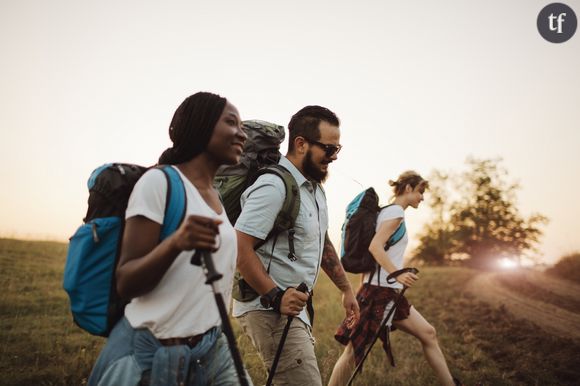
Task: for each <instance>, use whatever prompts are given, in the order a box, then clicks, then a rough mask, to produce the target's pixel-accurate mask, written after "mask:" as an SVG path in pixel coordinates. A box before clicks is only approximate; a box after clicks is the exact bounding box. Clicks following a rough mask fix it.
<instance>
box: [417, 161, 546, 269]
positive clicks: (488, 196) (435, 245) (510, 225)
mask: <svg viewBox="0 0 580 386" xmlns="http://www.w3.org/2000/svg"><path fill="white" fill-rule="evenodd" d="M501 162H502V160H501V159H499V158H497V159H477V158H471V157H470V158H468V159H467V161H466V164H467V170H466V171H465V172H462V173H446V172H443V171H440V170H435V171H433V172H432V173H431V175H430V176H429V185H430V186H429V194H428V195H427V200H426V201H427V203H428V204H429V206H430V207H431V209H432V215H431V218H430V219H429V220H428V221H427V222H426V224H425V226H424V228H423V229H422V231H421V232H420V236H419V241H420V243H419V246H418V247H417V248H416V249H415V250H414V251H413V254H412V261H413V262H414V263H426V264H430V265H447V264H451V263H461V264H466V265H469V266H472V267H476V268H492V267H493V266H494V265H495V264H496V263H497V259H500V258H504V257H508V258H510V259H515V260H521V259H522V258H524V257H526V258H531V259H534V254H535V253H536V252H537V251H538V250H537V247H538V244H539V241H540V238H541V236H542V235H543V230H542V227H543V226H544V225H545V224H547V222H548V219H547V217H546V216H544V215H542V214H540V213H533V214H531V215H529V216H528V217H525V216H524V215H523V214H522V213H521V212H520V210H519V209H518V206H517V197H516V192H517V190H518V189H520V186H519V184H518V183H515V182H512V181H510V179H509V175H508V171H507V170H506V169H505V168H504V167H503V166H502V165H501Z"/></svg>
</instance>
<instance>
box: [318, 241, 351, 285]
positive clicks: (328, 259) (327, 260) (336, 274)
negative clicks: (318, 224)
mask: <svg viewBox="0 0 580 386" xmlns="http://www.w3.org/2000/svg"><path fill="white" fill-rule="evenodd" d="M321 266H322V269H323V270H324V272H326V274H327V275H328V277H329V278H330V280H332V282H333V283H334V285H336V286H337V287H338V288H339V289H340V290H341V291H347V290H349V289H350V288H351V287H350V282H349V281H348V278H347V277H346V273H345V272H344V269H343V268H342V264H340V259H339V258H338V254H337V253H336V249H334V245H332V242H331V241H330V239H329V238H328V235H326V237H325V240H324V250H323V251H322V262H321Z"/></svg>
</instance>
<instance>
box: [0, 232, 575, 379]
mask: <svg viewBox="0 0 580 386" xmlns="http://www.w3.org/2000/svg"><path fill="white" fill-rule="evenodd" d="M65 255H66V245H65V244H61V243H52V242H31V241H18V240H7V239H0V285H1V288H3V291H2V292H1V293H0V358H1V359H0V361H1V362H0V374H2V380H1V381H0V384H2V385H7V386H8V385H82V384H84V383H85V382H86V378H87V376H88V374H89V372H90V369H91V366H92V364H93V362H94V360H95V358H96V356H97V355H98V352H99V349H100V347H101V346H102V344H103V342H104V340H103V339H102V338H96V337H92V336H90V335H89V334H87V333H85V332H83V331H81V330H80V329H79V328H77V327H76V326H75V325H74V324H73V323H72V321H71V317H70V314H69V310H68V300H67V298H66V294H65V293H64V291H63V290H62V287H61V283H62V272H63V267H64V261H65ZM421 271H422V272H421V280H420V281H419V283H418V284H417V285H416V287H414V288H413V289H411V290H409V291H408V297H409V299H410V300H411V302H412V303H413V304H414V305H415V306H416V308H417V309H418V310H419V311H420V312H421V313H422V314H423V315H424V316H425V317H426V318H427V320H429V321H430V322H431V323H432V324H433V325H434V326H435V328H436V329H437V331H438V335H439V340H440V342H441V345H442V347H443V350H444V352H445V355H446V357H447V359H448V362H449V365H450V368H451V370H452V372H453V373H454V374H456V375H457V376H458V377H459V378H461V379H462V380H463V381H464V382H465V383H466V384H467V385H473V384H476V383H482V384H483V385H577V384H579V382H580V366H578V363H579V362H578V361H579V360H580V342H578V341H573V340H570V339H563V338H558V337H555V336H551V335H548V334H546V333H544V332H542V331H540V330H539V329H538V328H537V327H536V326H535V325H534V324H532V323H531V322H530V321H524V320H517V319H515V318H514V317H512V316H510V315H509V314H508V313H506V310H505V309H503V308H502V307H501V306H498V307H494V306H490V305H488V304H485V303H482V302H480V301H478V300H476V299H475V298H474V297H473V296H472V295H470V294H469V293H467V292H466V291H464V288H465V285H466V283H467V282H468V281H469V280H470V279H471V278H472V277H474V276H475V275H477V274H478V272H476V271H472V270H468V269H460V268H423V269H422V270H421ZM353 280H354V278H353ZM518 291H532V292H533V291H537V289H534V288H529V286H527V285H526V286H520V287H518ZM315 292H316V294H315V308H316V312H317V314H316V325H315V336H316V338H317V344H316V351H317V356H318V359H319V365H320V369H321V372H322V376H323V381H324V382H326V381H327V380H328V377H329V375H330V372H331V371H332V367H333V365H334V363H335V361H336V359H337V358H338V356H339V355H340V353H341V351H342V346H340V345H339V344H338V343H336V342H335V341H334V339H333V334H334V331H335V328H336V326H337V325H338V324H339V323H340V321H341V319H342V316H343V311H342V309H341V307H340V305H339V304H340V299H339V294H338V293H337V291H336V290H335V289H334V288H333V286H332V284H330V283H329V281H328V280H327V279H326V277H324V275H323V276H322V277H321V280H320V281H319V284H318V286H317V288H316V290H315ZM546 296H549V297H550V298H552V299H553V298H554V297H555V296H557V295H556V294H549V295H546ZM554 301H558V300H557V299H556V300H554ZM566 305H567V307H566V308H568V309H572V308H575V306H576V304H573V305H570V304H568V303H567V304H566ZM538 317H541V316H540V315H538ZM234 327H236V331H237V332H239V330H238V329H237V326H236V325H235V326H234ZM238 336H239V335H238ZM238 342H239V345H240V350H241V351H242V355H243V357H244V361H245V363H246V365H247V366H248V368H249V371H250V374H251V375H252V378H253V379H254V383H255V384H256V385H261V384H264V383H265V379H266V372H265V369H264V367H263V366H262V365H261V362H260V359H259V357H258V356H257V354H256V353H255V351H254V350H253V348H252V346H251V343H250V342H249V340H248V339H247V338H246V337H243V336H239V338H238ZM376 346H377V347H375V349H374V350H373V352H372V353H371V355H370V357H369V359H368V362H367V363H366V364H365V368H364V372H363V373H362V374H361V375H359V377H358V378H357V382H356V384H357V385H373V386H378V385H434V384H436V381H435V379H434V376H433V374H432V372H431V370H430V368H429V367H428V366H427V364H426V362H425V360H424V359H423V355H422V352H421V348H420V345H419V343H418V342H417V341H416V340H415V339H413V338H411V337H409V336H406V335H405V334H402V333H398V332H396V333H394V334H393V351H394V354H395V359H396V361H397V367H396V368H391V367H390V366H389V365H388V364H387V361H386V359H385V356H384V354H383V352H382V350H381V348H380V345H376Z"/></svg>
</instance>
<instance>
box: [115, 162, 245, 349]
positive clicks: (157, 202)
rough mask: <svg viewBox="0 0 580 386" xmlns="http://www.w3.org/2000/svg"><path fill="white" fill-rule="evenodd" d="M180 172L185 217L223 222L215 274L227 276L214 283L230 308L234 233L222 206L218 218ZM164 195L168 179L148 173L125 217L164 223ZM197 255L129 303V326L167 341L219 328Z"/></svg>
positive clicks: (180, 261) (180, 259)
mask: <svg viewBox="0 0 580 386" xmlns="http://www.w3.org/2000/svg"><path fill="white" fill-rule="evenodd" d="M174 168H175V167H174ZM175 169H176V170H177V171H178V172H179V170H178V169H177V168H175ZM179 173H180V176H181V179H182V180H183V183H184V185H185V192H186V196H187V209H186V216H188V215H192V214H194V215H200V216H205V217H211V218H219V219H221V220H222V224H221V225H220V226H219V232H220V233H219V234H220V236H219V237H220V239H221V243H220V247H219V249H218V250H217V252H215V253H214V254H213V260H214V265H215V268H216V270H217V271H218V272H219V273H221V274H223V277H222V278H221V279H220V280H219V281H217V282H216V284H217V286H218V288H219V290H220V292H221V293H222V295H223V297H224V301H225V302H226V305H227V304H230V300H231V294H232V283H233V277H234V270H235V267H236V256H237V239H236V234H235V231H234V228H233V227H232V224H231V223H230V221H229V220H228V217H227V215H226V212H225V210H224V209H223V207H222V213H221V214H217V213H216V212H215V211H214V210H213V209H211V208H210V207H209V206H208V205H207V204H206V203H205V201H204V200H203V198H202V197H201V195H200V194H199V192H198V191H197V189H196V188H195V186H194V185H193V184H192V183H191V182H190V181H189V180H188V179H187V178H186V177H185V176H184V175H183V174H181V172H179ZM166 192H167V180H166V178H165V175H164V174H163V172H162V171H161V170H158V169H151V170H149V171H147V172H146V173H145V174H144V175H143V176H142V177H141V178H140V179H139V181H137V184H136V185H135V187H134V188H133V192H132V193H131V197H130V198H129V203H128V206H127V211H126V214H125V218H126V219H128V218H130V217H134V216H144V217H146V218H148V219H150V220H152V221H155V222H156V223H159V224H163V218H164V214H165V213H164V212H165V199H166ZM194 253H195V250H192V251H183V252H181V253H180V254H179V255H178V256H177V258H176V259H175V260H174V261H173V263H172V264H171V266H170V267H169V269H168V270H167V272H166V273H165V275H163V277H162V278H161V281H160V282H159V283H158V284H157V286H156V287H155V288H154V289H153V290H152V291H151V292H149V293H147V294H146V295H142V296H139V297H137V298H134V299H132V300H131V303H129V304H128V305H127V308H126V309H125V316H126V317H127V319H128V320H129V323H130V324H131V326H133V327H134V328H141V327H146V328H148V329H149V330H151V332H152V333H153V335H155V336H156V337H157V338H159V339H166V338H177V337H186V336H191V335H198V334H202V333H204V332H206V331H207V330H209V329H210V328H212V327H215V326H218V325H221V319H220V315H219V312H218V308H217V306H216V303H215V298H214V295H213V291H212V289H211V286H209V285H207V284H205V274H204V271H203V269H202V267H198V266H195V265H192V264H191V263H190V259H191V256H192V255H193V254H194Z"/></svg>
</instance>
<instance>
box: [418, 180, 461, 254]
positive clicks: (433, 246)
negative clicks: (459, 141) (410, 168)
mask: <svg viewBox="0 0 580 386" xmlns="http://www.w3.org/2000/svg"><path fill="white" fill-rule="evenodd" d="M428 180H429V191H428V193H427V195H426V196H427V203H428V205H429V206H430V207H431V209H432V216H431V219H430V220H429V221H428V222H427V223H426V224H425V225H424V228H423V231H422V232H421V234H420V236H419V246H418V247H417V248H416V249H415V251H414V259H415V260H421V261H423V262H428V263H429V264H431V265H444V264H446V263H447V262H448V261H449V260H450V258H451V254H452V253H453V250H454V242H453V228H452V226H451V222H450V221H449V217H450V214H451V209H452V208H451V204H452V201H450V200H448V197H447V192H448V190H449V189H448V185H449V183H450V176H449V175H447V174H444V173H442V172H440V171H438V170H435V171H433V172H432V173H431V175H430V176H429V178H428Z"/></svg>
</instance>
